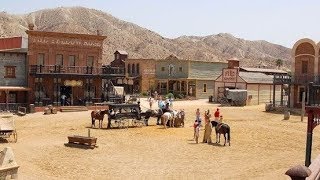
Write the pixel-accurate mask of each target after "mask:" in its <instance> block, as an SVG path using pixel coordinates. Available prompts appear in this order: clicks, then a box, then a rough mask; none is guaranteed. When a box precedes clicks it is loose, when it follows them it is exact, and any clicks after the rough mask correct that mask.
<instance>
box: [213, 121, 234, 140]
mask: <svg viewBox="0 0 320 180" xmlns="http://www.w3.org/2000/svg"><path fill="white" fill-rule="evenodd" d="M211 124H212V127H215V130H216V143H220V134H223V136H224V146H225V145H226V141H227V140H226V134H227V139H228V142H229V146H230V127H229V126H228V125H227V124H224V123H218V122H217V121H211ZM218 134H219V142H218Z"/></svg>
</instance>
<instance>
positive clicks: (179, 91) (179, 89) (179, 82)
mask: <svg viewBox="0 0 320 180" xmlns="http://www.w3.org/2000/svg"><path fill="white" fill-rule="evenodd" d="M181 82H182V81H179V86H180V87H179V93H180V94H181Z"/></svg>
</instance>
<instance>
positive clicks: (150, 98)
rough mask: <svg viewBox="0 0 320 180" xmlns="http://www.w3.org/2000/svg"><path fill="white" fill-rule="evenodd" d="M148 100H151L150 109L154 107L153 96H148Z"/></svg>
mask: <svg viewBox="0 0 320 180" xmlns="http://www.w3.org/2000/svg"><path fill="white" fill-rule="evenodd" d="M148 101H149V106H150V109H152V105H153V99H152V97H151V96H150V97H149V98H148Z"/></svg>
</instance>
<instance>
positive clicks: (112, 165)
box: [0, 100, 320, 180]
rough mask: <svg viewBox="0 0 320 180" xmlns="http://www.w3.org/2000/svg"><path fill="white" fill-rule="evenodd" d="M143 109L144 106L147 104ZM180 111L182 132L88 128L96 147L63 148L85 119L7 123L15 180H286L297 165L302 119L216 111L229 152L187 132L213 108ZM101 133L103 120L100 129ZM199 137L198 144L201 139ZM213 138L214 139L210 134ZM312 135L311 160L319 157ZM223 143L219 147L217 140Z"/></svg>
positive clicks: (253, 110) (257, 110) (38, 116)
mask: <svg viewBox="0 0 320 180" xmlns="http://www.w3.org/2000/svg"><path fill="white" fill-rule="evenodd" d="M142 105H143V106H147V102H146V100H142ZM174 108H175V109H180V108H183V109H185V111H186V113H187V114H186V122H187V124H186V126H185V127H184V128H170V129H167V130H165V129H163V127H162V126H156V125H155V122H156V120H155V119H151V120H150V126H148V127H142V128H129V129H112V130H106V129H92V130H91V135H92V136H95V137H97V138H98V141H97V144H98V146H99V147H98V148H95V149H93V150H91V149H88V150H86V149H78V148H70V147H65V146H64V143H66V142H67V136H68V135H87V128H88V127H90V124H91V121H90V112H89V111H86V112H70V113H58V114H55V115H42V113H35V114H28V115H26V116H24V117H17V116H13V117H12V118H14V119H15V122H16V127H17V131H18V142H17V143H2V144H0V148H1V149H2V148H3V147H5V146H11V147H12V148H13V150H14V153H15V157H16V161H17V163H18V164H19V165H20V169H19V178H21V179H28V180H30V179H141V178H143V179H151V178H152V179H163V178H165V179H200V178H206V179H208V178H210V179H288V178H287V177H286V176H285V175H284V172H285V171H286V170H287V169H288V168H289V167H290V166H292V165H296V164H304V156H305V139H306V119H305V121H304V122H303V123H302V122H300V117H298V116H291V119H290V120H287V121H285V120H282V119H283V115H281V114H271V113H266V112H264V106H263V105H261V106H248V107H221V108H220V109H221V112H222V114H223V116H224V122H225V123H227V124H229V125H230V127H231V146H230V147H229V146H225V147H224V146H220V145H218V144H212V145H208V144H204V143H200V144H195V142H194V141H192V138H193V128H192V127H191V125H192V123H193V121H194V118H195V110H196V108H200V110H201V113H202V114H203V113H204V111H205V110H206V109H210V110H211V113H212V114H213V111H214V110H215V108H216V105H214V104H208V103H207V102H206V101H205V100H195V101H179V102H178V101H177V102H174ZM103 126H104V127H106V121H104V124H103ZM203 132H204V131H203V129H202V130H201V132H200V134H201V140H202V137H203ZM212 137H213V139H215V134H213V135H212ZM319 138H320V131H319V128H316V129H315V133H314V141H313V157H315V156H316V155H317V154H319V152H320V141H319ZM222 142H223V140H222Z"/></svg>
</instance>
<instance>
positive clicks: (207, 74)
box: [189, 61, 228, 80]
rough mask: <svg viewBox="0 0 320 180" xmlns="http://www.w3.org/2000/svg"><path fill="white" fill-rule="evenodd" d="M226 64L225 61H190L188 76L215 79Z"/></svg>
mask: <svg viewBox="0 0 320 180" xmlns="http://www.w3.org/2000/svg"><path fill="white" fill-rule="evenodd" d="M227 66H228V64H227V63H221V62H201V61H190V69H189V78H190V79H212V80H215V79H216V78H217V77H218V76H220V75H221V72H222V69H223V68H226V67H227Z"/></svg>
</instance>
